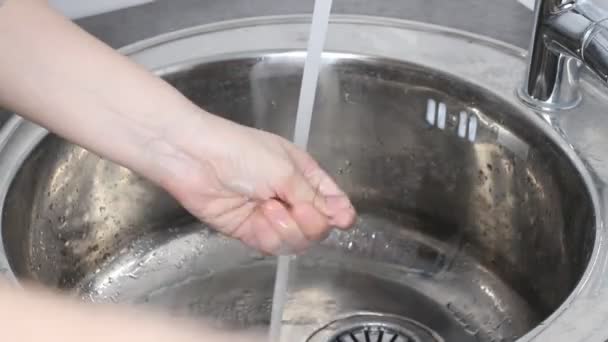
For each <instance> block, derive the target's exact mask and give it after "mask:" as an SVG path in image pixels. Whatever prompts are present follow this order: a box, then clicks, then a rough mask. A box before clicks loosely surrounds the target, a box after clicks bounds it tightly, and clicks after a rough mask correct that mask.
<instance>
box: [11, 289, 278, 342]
mask: <svg viewBox="0 0 608 342" xmlns="http://www.w3.org/2000/svg"><path fill="white" fill-rule="evenodd" d="M0 302H1V303H2V310H0V321H1V322H3V323H4V326H3V331H2V332H3V338H4V339H6V340H7V341H23V342H29V341H45V342H80V341H83V340H86V341H88V342H108V341H111V342H167V341H170V342H207V341H209V342H224V341H225V342H264V341H267V340H268V337H267V333H266V332H265V331H261V330H258V329H250V330H240V331H237V332H234V331H232V332H229V331H220V330H217V329H213V328H211V325H209V324H207V323H206V322H204V321H199V320H196V321H189V320H186V319H181V318H175V317H170V316H168V315H166V314H163V313H161V312H151V311H150V310H149V308H148V307H145V308H144V309H143V310H142V309H137V308H133V307H126V306H125V307H123V306H120V305H116V304H112V305H102V304H97V305H90V304H89V305H87V304H85V303H82V302H79V301H77V300H75V298H66V296H65V294H58V293H54V292H51V291H50V290H48V289H44V288H42V287H40V286H33V285H27V284H26V286H25V287H24V288H23V289H15V288H11V287H10V286H8V285H7V284H5V283H3V282H2V279H0Z"/></svg>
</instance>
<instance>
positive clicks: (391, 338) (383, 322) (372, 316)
mask: <svg viewBox="0 0 608 342" xmlns="http://www.w3.org/2000/svg"><path fill="white" fill-rule="evenodd" d="M307 342H444V340H443V338H441V337H440V336H439V335H438V334H437V333H435V332H434V331H433V330H431V329H429V328H428V327H426V326H424V325H422V324H420V323H418V322H416V321H413V320H411V319H408V318H405V317H400V316H394V315H387V314H381V313H357V314H352V315H349V316H347V317H344V318H340V319H337V320H335V321H333V322H331V323H329V324H328V325H326V326H324V327H322V328H321V329H319V330H317V331H316V332H315V333H314V334H312V335H311V336H310V338H308V340H307Z"/></svg>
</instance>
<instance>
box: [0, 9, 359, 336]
mask: <svg viewBox="0 0 608 342" xmlns="http://www.w3.org/2000/svg"><path fill="white" fill-rule="evenodd" d="M0 4H2V5H0V51H1V52H0V105H1V106H2V107H4V108H6V109H9V110H12V111H14V112H16V113H19V114H20V115H21V116H23V117H25V118H27V119H28V120H31V121H33V122H36V123H38V124H40V125H42V126H44V127H46V128H48V129H49V130H50V131H52V132H54V133H56V134H58V135H60V136H62V137H64V138H65V139H68V140H70V141H72V142H74V143H76V144H79V145H80V146H83V147H84V148H86V149H88V150H90V151H92V152H94V153H97V154H98V155H100V156H102V157H104V158H106V159H108V160H111V161H113V162H116V163H118V164H120V165H122V166H124V167H127V168H129V169H131V170H133V171H134V172H137V173H138V174H140V175H142V176H144V177H146V178H148V179H149V180H151V181H152V182H154V183H156V184H157V185H159V186H161V187H162V188H164V189H165V190H167V191H168V192H169V193H170V194H172V195H173V196H174V197H175V198H176V199H177V200H178V201H180V203H181V204H182V205H183V206H184V208H186V209H187V210H189V211H190V212H191V213H192V214H193V215H195V216H196V217H198V218H199V219H200V220H202V221H205V222H207V223H209V224H210V225H211V226H212V227H214V228H215V229H217V230H218V231H220V232H222V233H224V234H226V235H228V236H231V237H233V238H236V239H239V240H241V241H242V242H244V243H245V244H247V245H249V246H251V247H253V248H256V249H259V250H261V251H263V252H266V253H269V254H276V253H277V252H278V251H288V252H299V251H303V250H305V249H306V248H307V247H308V246H309V245H310V244H311V243H312V242H314V241H316V240H319V239H322V238H323V237H325V236H326V235H327V234H328V232H329V230H330V229H331V228H338V229H347V228H349V227H350V226H351V225H352V223H353V221H354V218H355V211H354V209H353V207H352V205H351V202H350V201H349V199H348V198H347V196H346V195H345V194H344V192H343V191H342V190H340V188H339V187H338V186H337V185H336V183H335V182H334V181H333V180H332V179H331V178H330V177H329V176H328V175H327V173H326V172H325V171H323V170H322V169H321V168H320V167H319V165H318V164H317V163H316V162H315V161H314V160H313V159H312V158H311V157H310V156H309V155H308V154H307V153H306V152H305V151H302V150H300V149H298V148H297V147H296V146H294V145H293V144H291V143H290V142H289V141H287V140H285V139H283V138H281V137H279V136H276V135H273V134H270V133H267V132H263V131H260V130H256V129H252V128H249V127H245V126H242V125H238V124H236V123H233V122H230V121H228V120H225V119H223V118H221V117H219V116H216V115H213V114H211V113H208V112H206V111H205V110H203V109H201V108H199V107H198V106H196V105H195V104H193V103H192V102H190V101H189V100H188V99H186V98H185V97H184V96H183V95H181V94H180V93H179V92H178V91H177V90H175V89H174V88H173V87H171V86H170V85H169V84H167V83H166V82H164V81H163V80H161V79H159V78H158V77H155V76H154V75H152V74H151V73H149V72H148V71H147V70H145V69H143V68H141V67H140V66H138V65H136V64H135V63H133V62H131V61H130V60H129V59H128V58H126V57H124V56H122V55H120V54H118V53H116V52H115V51H114V50H112V49H111V48H109V47H107V46H106V45H104V44H103V43H102V42H100V41H98V40H96V39H95V38H94V37H92V36H90V35H89V34H87V33H86V32H84V31H83V30H81V29H80V28H78V26H76V25H75V24H73V23H72V22H71V21H69V20H67V19H65V18H63V17H62V16H61V15H59V14H58V13H56V12H54V11H53V10H52V9H50V8H49V7H48V5H47V4H46V2H45V1H41V0H7V1H4V2H1V1H0ZM227 142H229V143H227ZM0 303H2V310H0V322H6V321H7V320H8V321H9V322H15V323H16V324H14V325H13V324H11V325H6V327H5V325H4V324H3V328H2V335H3V338H5V339H6V340H7V341H28V342H29V341H36V342H38V341H41V340H45V341H50V342H54V341H59V340H61V341H62V342H71V341H80V340H81V338H80V337H79V336H80V335H78V334H76V333H77V332H80V331H82V332H83V333H86V334H87V336H92V335H93V332H96V333H97V332H98V333H99V334H101V335H99V336H105V338H104V339H103V340H104V341H107V340H108V338H111V340H112V341H114V342H121V341H125V342H127V341H129V342H137V341H148V342H149V341H161V340H162V341H166V340H168V339H171V340H172V341H175V342H178V341H184V342H185V341H191V340H192V341H194V340H195V338H196V341H203V340H209V341H211V340H213V341H222V340H223V339H224V337H223V336H222V335H220V334H218V333H217V332H212V331H210V330H209V329H204V328H200V327H199V328H198V329H193V328H191V327H188V328H184V327H183V326H182V327H177V325H178V324H175V325H174V324H169V323H167V322H168V321H167V320H163V319H158V318H150V319H146V318H142V317H144V316H146V315H145V314H142V313H136V314H135V313H133V312H123V311H120V312H118V311H116V309H112V310H114V311H112V310H110V309H107V308H104V309H100V308H95V309H94V308H90V307H88V306H84V305H83V304H75V303H71V302H67V300H65V299H61V298H55V297H53V296H51V295H49V294H48V293H45V292H44V291H41V290H40V289H37V290H30V291H28V292H27V295H26V294H25V293H23V292H18V293H15V291H12V290H10V289H9V288H6V287H4V288H0ZM49 317H52V319H50V320H49ZM173 323H175V322H173ZM30 327H36V328H35V329H31V328H30ZM55 331H56V332H57V333H53V332H55ZM104 334H105V335H104ZM109 334H111V336H110V335H109ZM144 335H145V336H144ZM234 338H235V337H234V336H230V338H229V339H227V341H228V340H230V341H234ZM87 339H88V340H89V341H91V339H90V338H89V337H87ZM99 340H100V341H101V340H102V339H101V338H99ZM246 340H248V341H252V340H255V337H254V336H253V335H247V336H246ZM95 341H96V340H95Z"/></svg>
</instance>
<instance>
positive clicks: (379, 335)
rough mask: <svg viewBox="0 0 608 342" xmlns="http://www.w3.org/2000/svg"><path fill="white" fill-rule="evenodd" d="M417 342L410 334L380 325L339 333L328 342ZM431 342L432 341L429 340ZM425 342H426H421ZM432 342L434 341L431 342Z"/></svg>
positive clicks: (415, 337)
mask: <svg viewBox="0 0 608 342" xmlns="http://www.w3.org/2000/svg"><path fill="white" fill-rule="evenodd" d="M370 341H373V342H418V341H420V339H419V338H418V337H417V336H414V334H411V333H410V332H405V333H404V332H403V331H397V330H393V329H391V328H389V327H385V326H382V325H379V326H378V325H367V326H363V327H358V328H354V329H351V330H349V331H344V332H341V333H340V334H339V335H337V336H334V337H333V338H332V339H331V340H330V341H328V342H370ZM431 341H432V340H431ZM421 342H426V341H421ZM433 342H434V341H433Z"/></svg>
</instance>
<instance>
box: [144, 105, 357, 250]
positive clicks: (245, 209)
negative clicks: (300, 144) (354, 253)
mask: <svg viewBox="0 0 608 342" xmlns="http://www.w3.org/2000/svg"><path fill="white" fill-rule="evenodd" d="M169 136H172V138H169V141H172V143H171V146H172V147H171V148H170V149H167V151H166V152H165V153H164V157H161V159H160V160H163V162H162V164H163V165H164V167H165V168H167V170H168V171H169V172H167V173H166V174H167V175H168V176H166V177H164V178H163V180H162V181H161V184H162V185H163V186H164V187H165V189H167V190H168V191H169V192H170V193H171V194H172V195H173V196H175V197H176V198H177V199H178V200H179V201H180V202H181V203H182V205H183V206H184V207H185V208H186V209H188V210H189V211H190V212H191V213H192V214H194V215H195V216H196V217H198V218H199V219H201V220H202V221H204V222H207V223H209V224H210V225H212V226H213V227H214V228H216V229H217V230H219V231H220V232H222V233H224V234H226V235H229V236H232V237H234V238H237V239H240V240H242V241H243V242H245V243H246V244H247V245H249V246H252V247H254V248H257V249H259V250H261V251H263V252H266V253H271V254H276V253H279V252H299V251H302V250H303V249H305V248H307V247H308V246H309V244H310V242H311V241H315V240H319V239H322V238H324V237H325V236H326V235H327V234H328V232H329V229H330V227H337V228H342V229H346V228H348V227H350V225H351V224H352V223H353V221H354V218H355V211H354V209H353V206H352V204H351V203H350V201H349V199H348V198H347V196H346V195H345V194H344V192H342V190H340V189H339V188H338V186H337V185H336V184H335V183H334V181H333V180H332V179H331V178H330V177H329V176H328V175H327V174H326V173H325V172H324V171H323V170H322V169H321V168H320V167H319V165H318V164H317V163H316V162H315V161H314V160H313V159H312V158H311V157H310V156H309V155H308V154H307V153H306V152H304V151H302V150H301V149H299V148H297V147H296V146H295V145H293V144H292V143H290V142H289V141H287V140H285V139H283V138H281V137H279V136H277V135H274V134H270V133H266V132H263V131H260V130H256V129H252V128H248V127H245V126H241V125H238V124H235V123H232V122H230V121H227V120H224V119H221V118H219V117H216V116H212V115H211V114H208V113H203V114H201V113H199V115H198V116H197V119H196V120H193V121H192V122H191V123H190V124H187V125H182V126H181V129H180V130H179V134H173V135H171V134H170V135H169ZM152 145H154V144H152Z"/></svg>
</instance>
